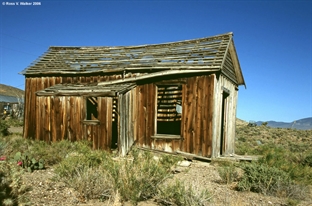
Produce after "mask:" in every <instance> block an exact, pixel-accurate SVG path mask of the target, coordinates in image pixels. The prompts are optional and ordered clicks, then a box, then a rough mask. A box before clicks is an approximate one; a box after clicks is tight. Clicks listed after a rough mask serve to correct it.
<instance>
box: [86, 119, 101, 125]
mask: <svg viewBox="0 0 312 206" xmlns="http://www.w3.org/2000/svg"><path fill="white" fill-rule="evenodd" d="M82 123H83V124H86V125H99V124H100V121H99V120H83V121H82Z"/></svg>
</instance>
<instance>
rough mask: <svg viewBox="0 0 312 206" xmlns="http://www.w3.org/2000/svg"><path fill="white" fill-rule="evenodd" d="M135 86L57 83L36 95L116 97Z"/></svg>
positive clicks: (125, 84)
mask: <svg viewBox="0 0 312 206" xmlns="http://www.w3.org/2000/svg"><path fill="white" fill-rule="evenodd" d="M134 87H135V84H134V83H123V84H110V85H98V84H57V85H54V86H51V87H48V88H46V89H44V90H41V91H38V92H36V95H37V96H93V97H96V96H101V97H116V96H118V95H120V94H123V93H125V92H127V91H129V90H131V89H132V88H134Z"/></svg>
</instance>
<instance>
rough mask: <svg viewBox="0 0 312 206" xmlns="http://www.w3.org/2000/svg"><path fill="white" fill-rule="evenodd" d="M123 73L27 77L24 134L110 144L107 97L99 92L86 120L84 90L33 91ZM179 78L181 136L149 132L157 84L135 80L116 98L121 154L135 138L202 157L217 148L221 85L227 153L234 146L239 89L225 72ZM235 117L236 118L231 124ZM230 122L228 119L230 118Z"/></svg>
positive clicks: (217, 151)
mask: <svg viewBox="0 0 312 206" xmlns="http://www.w3.org/2000/svg"><path fill="white" fill-rule="evenodd" d="M120 78H122V75H112V76H106V77H102V76H91V77H32V78H29V77H28V78H26V95H25V97H26V98H25V102H26V104H25V105H26V107H25V127H24V137H26V138H29V137H32V138H34V139H38V140H45V141H58V140H63V139H68V140H71V141H76V140H82V139H88V140H91V141H92V142H93V148H96V149H105V150H109V149H110V148H111V145H112V118H113V116H112V113H113V112H112V111H113V99H112V98H111V97H98V105H99V106H98V110H99V113H101V115H99V118H98V123H94V122H87V121H84V120H85V117H86V105H85V99H84V97H82V96H36V93H35V92H37V91H39V90H43V89H45V88H47V87H50V86H53V85H55V84H58V83H63V84H64V83H85V82H101V81H103V82H104V81H107V80H114V79H120ZM180 79H182V80H183V83H182V119H181V133H180V137H179V138H176V137H175V138H172V139H170V138H169V139H168V138H167V139H165V138H153V136H155V135H157V134H156V133H157V132H156V131H157V130H156V127H157V124H156V122H157V118H156V116H157V84H158V83H159V82H151V83H144V84H141V85H140V84H139V85H138V86H137V87H136V88H134V89H132V90H131V91H129V92H127V93H126V94H123V95H120V96H119V97H118V98H119V100H118V105H119V106H118V107H119V108H118V110H119V111H118V112H119V118H117V119H118V146H119V149H120V152H121V153H122V154H123V155H125V154H126V153H127V151H128V150H129V148H130V146H131V145H132V144H133V143H134V142H135V144H136V145H138V146H139V147H146V148H151V149H159V150H166V151H182V152H186V153H191V154H196V155H199V156H204V157H216V156H218V155H219V154H220V135H221V133H220V131H221V128H220V127H221V126H220V125H221V123H220V122H221V110H222V106H220V104H221V101H222V87H225V88H227V89H229V91H230V95H229V97H228V99H227V102H228V104H227V106H226V108H227V115H228V119H227V121H228V122H229V124H226V131H227V133H226V134H227V137H226V139H225V153H226V154H229V153H233V152H234V135H235V117H236V98H237V90H236V87H235V85H234V84H233V83H232V82H231V81H229V80H228V79H227V78H225V77H222V75H221V77H219V78H218V79H217V77H216V74H209V75H202V76H190V77H185V78H180ZM233 121H234V124H233ZM230 122H231V123H230Z"/></svg>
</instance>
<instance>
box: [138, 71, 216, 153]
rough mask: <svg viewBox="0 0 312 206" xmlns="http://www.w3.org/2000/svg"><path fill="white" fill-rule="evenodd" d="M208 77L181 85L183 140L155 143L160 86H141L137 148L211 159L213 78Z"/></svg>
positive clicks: (165, 140)
mask: <svg viewBox="0 0 312 206" xmlns="http://www.w3.org/2000/svg"><path fill="white" fill-rule="evenodd" d="M214 76H215V75H213V74H211V75H207V76H200V77H189V78H184V79H183V80H184V82H185V83H184V84H183V85H182V109H183V111H182V121H181V139H175V140H170V139H161V138H159V139H158V138H157V139H153V138H151V137H152V136H153V135H156V124H155V121H156V112H157V109H155V108H157V106H156V104H157V98H156V96H157V95H156V93H157V86H156V85H155V84H157V83H155V84H146V85H140V86H138V87H137V88H136V91H135V94H136V97H137V98H138V99H137V101H135V102H134V104H135V108H137V113H135V114H134V115H135V116H137V118H138V119H137V121H136V125H137V127H135V128H137V130H138V131H137V135H136V137H135V140H136V144H137V145H138V146H141V147H148V148H152V149H158V150H165V151H169V152H172V151H183V152H187V153H191V154H196V155H201V156H205V157H210V156H211V154H212V114H213V95H214V79H215V77H214Z"/></svg>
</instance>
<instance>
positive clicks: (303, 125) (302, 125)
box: [256, 117, 312, 130]
mask: <svg viewBox="0 0 312 206" xmlns="http://www.w3.org/2000/svg"><path fill="white" fill-rule="evenodd" d="M262 123H263V121H258V122H256V124H257V125H261V124H262ZM267 123H268V124H267V126H269V127H274V128H293V129H301V130H308V129H312V117H308V118H304V119H299V120H296V121H293V122H276V121H267Z"/></svg>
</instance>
